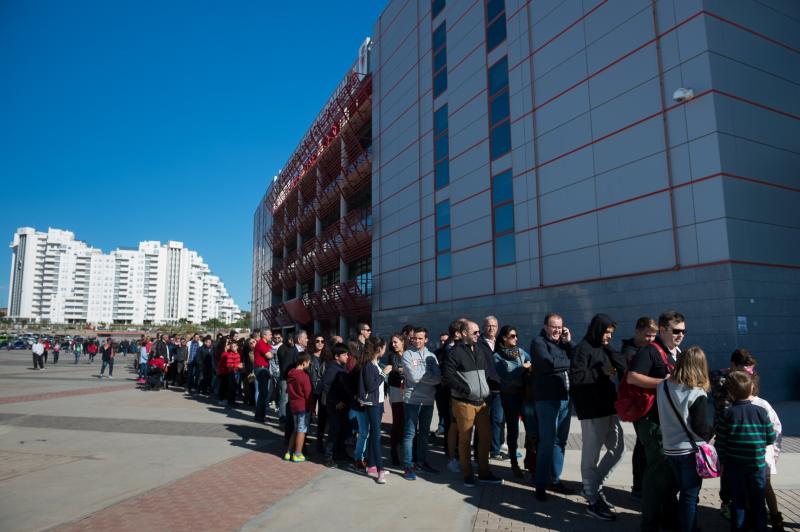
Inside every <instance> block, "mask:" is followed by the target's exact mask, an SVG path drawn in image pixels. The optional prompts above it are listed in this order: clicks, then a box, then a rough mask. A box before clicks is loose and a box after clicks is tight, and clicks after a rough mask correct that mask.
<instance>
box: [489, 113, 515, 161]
mask: <svg viewBox="0 0 800 532" xmlns="http://www.w3.org/2000/svg"><path fill="white" fill-rule="evenodd" d="M509 151H511V122H509V121H505V122H503V123H502V124H500V125H499V126H497V127H496V128H494V129H493V130H492V133H491V154H490V155H491V158H492V160H495V159H497V158H498V157H500V156H501V155H504V154H506V153H508V152H509Z"/></svg>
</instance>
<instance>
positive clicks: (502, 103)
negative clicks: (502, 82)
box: [489, 91, 509, 126]
mask: <svg viewBox="0 0 800 532" xmlns="http://www.w3.org/2000/svg"><path fill="white" fill-rule="evenodd" d="M489 107H490V108H489V116H491V117H492V118H491V125H493V126H494V125H497V124H498V123H500V122H502V121H503V120H505V119H506V118H508V113H509V109H508V91H503V92H501V93H500V94H498V95H497V96H495V98H494V99H493V100H492V102H491V103H490V104H489Z"/></svg>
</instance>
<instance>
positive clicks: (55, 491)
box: [0, 351, 800, 532]
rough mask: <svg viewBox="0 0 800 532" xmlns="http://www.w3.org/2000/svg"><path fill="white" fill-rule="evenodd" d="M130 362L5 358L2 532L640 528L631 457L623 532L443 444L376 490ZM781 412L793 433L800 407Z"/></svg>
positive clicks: (612, 492)
mask: <svg viewBox="0 0 800 532" xmlns="http://www.w3.org/2000/svg"><path fill="white" fill-rule="evenodd" d="M130 363H132V359H131V358H130V357H129V358H128V359H125V358H119V359H118V361H117V367H116V368H115V369H116V374H115V378H114V379H113V380H108V379H102V380H100V379H98V378H97V377H96V374H97V372H98V370H99V361H96V362H95V363H94V365H89V364H86V363H85V359H84V361H83V362H82V363H81V364H79V365H77V366H76V365H73V364H71V363H69V357H62V359H61V361H60V362H59V364H58V365H56V366H53V365H51V366H48V368H47V370H46V371H44V372H40V371H33V370H31V369H30V366H31V363H30V354H29V353H28V352H7V351H0V494H2V496H0V530H3V531H29V530H47V529H53V528H66V529H71V530H127V529H130V530H150V529H159V530H210V531H217V530H220V531H221V530H271V531H272V530H276V531H281V530H294V531H297V530H314V529H321V530H331V531H338V530H381V531H394V530H397V531H401V530H402V531H403V532H407V531H408V530H409V529H413V530H454V531H471V530H481V531H485V530H487V531H488V530H492V531H493V530H548V529H550V530H576V529H580V528H586V527H593V528H596V529H598V530H605V529H607V530H611V529H612V528H613V529H614V530H636V529H638V525H639V518H638V513H637V510H638V503H637V502H636V501H635V500H634V499H632V498H630V496H629V495H628V492H629V487H630V478H631V470H630V458H629V456H628V457H626V458H624V459H623V463H621V464H620V466H619V467H618V468H617V469H616V470H615V472H614V474H613V475H612V477H611V479H610V482H609V485H608V487H607V489H606V491H607V494H608V496H609V498H610V499H611V502H612V503H614V504H615V506H616V507H617V511H618V514H619V518H618V520H617V521H616V522H615V523H604V522H600V521H597V520H595V519H592V518H591V517H589V516H587V515H586V514H585V504H584V502H583V500H582V499H581V498H580V497H579V496H571V497H560V496H551V497H550V499H549V500H548V501H547V502H546V503H538V502H536V501H535V499H534V498H533V492H532V489H531V487H530V481H529V479H527V478H526V479H523V480H519V481H518V480H516V479H514V478H513V476H512V475H511V471H510V467H509V463H508V461H504V462H493V469H494V472H495V474H497V475H499V476H501V477H503V478H504V479H505V485H502V486H489V487H487V486H478V487H476V488H465V487H463V484H462V482H461V475H460V474H454V473H450V472H447V471H446V469H445V460H444V455H443V454H442V450H441V443H442V439H441V438H436V439H435V440H433V441H434V443H435V445H434V453H433V460H432V462H433V464H434V466H436V467H438V468H440V470H441V471H442V472H440V473H438V474H424V473H423V474H421V475H420V476H419V478H418V480H416V481H414V482H409V481H406V480H403V479H402V478H401V477H400V475H399V471H397V470H395V471H394V472H393V474H390V476H389V479H388V483H387V485H385V486H379V485H376V484H375V483H374V482H373V481H372V480H371V479H369V478H367V477H366V476H364V475H363V474H358V473H356V472H354V471H352V470H350V469H347V468H342V469H336V470H329V469H326V468H324V467H322V466H321V465H319V464H316V463H314V462H309V463H305V464H293V463H287V462H284V461H283V460H281V459H280V455H281V454H282V451H283V448H282V447H283V445H282V439H281V438H280V436H279V433H278V431H277V429H276V427H275V421H274V418H272V419H271V420H270V422H269V423H268V424H267V425H259V424H256V423H253V422H251V421H250V420H251V419H252V413H251V412H250V411H248V410H246V409H233V410H224V409H220V408H218V407H216V406H214V405H212V404H211V403H210V402H209V401H207V400H206V399H205V398H197V397H190V396H188V395H186V394H184V393H182V392H181V391H177V390H175V391H173V390H166V391H158V392H152V391H151V392H144V391H141V390H138V389H137V388H136V384H135V382H134V376H133V375H132V373H130V370H129V368H128V367H126V366H127V365H129V364H130ZM776 408H777V410H778V412H779V413H780V414H781V415H782V418H783V421H784V424H785V425H786V426H787V427H789V432H791V433H792V434H797V428H800V424H798V423H797V422H798V420H800V415H798V414H800V403H787V404H778V405H776ZM385 420H387V421H388V416H387V417H386V418H385ZM572 427H573V429H572V433H571V437H570V442H569V445H568V450H567V460H566V466H565V471H564V479H565V480H566V481H567V482H568V483H569V484H571V485H573V486H574V487H578V484H577V481H578V480H579V479H580V473H579V463H580V450H579V449H580V434H579V433H580V425H579V423H577V420H574V419H573V424H572ZM625 432H626V435H632V434H633V429H632V427H630V426H629V425H628V426H626V427H625ZM628 440H630V438H628ZM784 450H785V452H784V454H783V455H782V457H781V463H780V474H779V475H778V476H777V477H775V478H774V479H773V483H774V486H775V487H776V489H777V490H778V494H779V498H780V503H781V506H782V510H783V512H784V519H785V521H786V522H787V529H789V530H800V525H798V524H797V523H800V475H799V473H800V454H798V453H800V439H797V438H794V437H790V438H787V440H786V443H785V445H784ZM312 458H314V457H313V455H312ZM717 485H718V484H717V483H716V482H713V481H709V482H706V483H705V484H704V489H703V493H702V501H701V503H702V505H703V507H702V508H701V524H702V526H703V530H704V531H708V530H727V529H728V522H727V521H725V520H724V519H722V518H721V517H720V516H719V513H718V511H717V510H716V507H717V497H716V492H717Z"/></svg>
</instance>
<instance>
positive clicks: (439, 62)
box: [433, 46, 447, 72]
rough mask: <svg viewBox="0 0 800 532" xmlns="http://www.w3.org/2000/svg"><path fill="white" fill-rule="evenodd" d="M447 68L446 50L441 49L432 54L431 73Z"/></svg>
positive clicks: (444, 48)
mask: <svg viewBox="0 0 800 532" xmlns="http://www.w3.org/2000/svg"><path fill="white" fill-rule="evenodd" d="M445 66H447V48H446V47H444V46H443V47H441V48H440V49H439V50H437V51H436V52H435V53H434V54H433V71H434V72H439V71H440V70H441V69H443V68H444V67H445Z"/></svg>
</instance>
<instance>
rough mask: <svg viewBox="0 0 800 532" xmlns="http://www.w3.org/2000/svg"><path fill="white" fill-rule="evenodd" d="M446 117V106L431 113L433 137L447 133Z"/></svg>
mask: <svg viewBox="0 0 800 532" xmlns="http://www.w3.org/2000/svg"><path fill="white" fill-rule="evenodd" d="M447 127H448V117H447V104H445V105H443V106H441V107H439V109H437V110H436V111H434V113H433V135H434V136H438V135H440V134H442V133H445V132H446V131H447Z"/></svg>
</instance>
